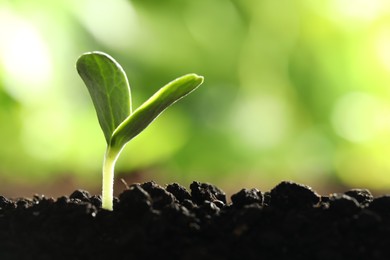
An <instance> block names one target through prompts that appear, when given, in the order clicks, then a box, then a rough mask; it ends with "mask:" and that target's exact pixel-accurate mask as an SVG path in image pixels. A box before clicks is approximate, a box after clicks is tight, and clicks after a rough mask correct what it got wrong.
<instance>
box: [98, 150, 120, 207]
mask: <svg viewBox="0 0 390 260" xmlns="http://www.w3.org/2000/svg"><path fill="white" fill-rule="evenodd" d="M120 153H121V150H119V151H118V150H113V149H112V147H111V146H110V145H108V146H107V149H106V154H105V155H104V161H103V185H102V187H103V188H102V208H103V209H107V210H113V205H112V202H113V199H114V195H113V193H114V169H115V163H116V160H117V159H118V157H119V154H120Z"/></svg>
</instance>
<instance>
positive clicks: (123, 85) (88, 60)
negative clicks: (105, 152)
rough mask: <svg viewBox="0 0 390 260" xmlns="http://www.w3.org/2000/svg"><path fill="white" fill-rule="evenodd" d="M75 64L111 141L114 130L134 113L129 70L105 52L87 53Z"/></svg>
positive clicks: (106, 136)
mask: <svg viewBox="0 0 390 260" xmlns="http://www.w3.org/2000/svg"><path fill="white" fill-rule="evenodd" d="M76 65H77V71H78V73H79V74H80V76H81V78H82V79H83V81H84V83H85V85H86V86H87V88H88V91H89V93H90V95H91V98H92V102H93V104H94V106H95V110H96V114H97V117H98V120H99V124H100V127H101V128H102V130H103V133H104V136H105V138H106V142H107V144H109V143H110V139H111V136H112V134H113V132H114V130H115V129H116V128H117V127H118V126H119V125H120V124H121V123H122V122H123V120H125V119H126V118H127V117H128V116H129V115H130V114H131V93H130V86H129V83H128V80H127V77H126V73H125V72H124V70H123V69H122V67H121V66H120V65H119V64H118V63H117V62H116V61H115V60H114V59H113V58H112V57H111V56H109V55H108V54H105V53H102V52H88V53H85V54H83V55H81V57H80V58H79V59H78V60H77V64H76Z"/></svg>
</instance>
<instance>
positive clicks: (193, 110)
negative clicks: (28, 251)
mask: <svg viewBox="0 0 390 260" xmlns="http://www.w3.org/2000/svg"><path fill="white" fill-rule="evenodd" d="M389 28H390V2H388V1H386V0H358V1H357V0H355V1H352V0H326V1H316V0H297V1H289V2H286V1H279V0H264V1H241V0H238V1H207V0H199V1H189V0H188V1H187V0H184V1H175V0H169V1H164V2H160V1H156V0H147V1H139V0H117V1H109V0H104V1H92V0H86V1H75V0H74V1H65V0H60V1H55V2H53V1H48V0H38V1H34V2H31V1H26V0H15V1H2V2H1V3H0V125H1V127H0V143H1V144H2V145H1V146H0V181H2V182H3V183H7V185H4V186H6V187H3V188H0V193H3V194H5V195H6V194H21V195H24V194H26V193H31V192H39V191H40V188H42V186H43V184H44V183H49V184H47V185H44V187H45V189H44V190H43V191H44V192H47V193H49V194H56V192H57V193H59V192H69V190H71V189H73V188H75V187H85V188H88V189H92V190H97V191H98V190H99V185H100V168H101V164H102V158H103V153H104V146H105V142H104V138H103V134H102V132H101V130H100V128H99V125H98V122H97V119H96V115H95V112H94V109H93V106H92V103H91V101H90V98H89V96H88V92H87V90H86V88H85V86H84V85H83V83H82V81H81V80H80V79H79V77H78V75H77V72H76V70H75V61H76V60H77V58H78V57H79V55H81V54H82V53H83V52H86V51H93V50H100V51H105V52H108V53H109V54H110V55H112V56H113V57H115V58H116V59H117V60H118V62H119V63H121V64H122V65H123V67H124V69H125V71H126V72H127V74H128V77H129V81H130V85H131V89H132V96H133V100H134V107H137V106H138V105H140V104H141V103H142V102H143V101H144V100H146V99H147V98H148V97H149V96H150V95H151V94H152V93H154V92H155V91H156V90H157V89H158V88H159V87H161V86H162V85H163V84H165V83H167V82H169V81H170V80H172V79H173V78H175V77H178V76H180V75H183V74H186V73H190V72H195V73H198V74H201V75H203V76H205V79H206V80H205V83H204V85H203V86H202V87H201V88H200V89H199V90H197V91H196V92H195V93H194V94H192V95H191V96H189V97H188V98H186V100H183V101H181V102H179V103H178V104H177V105H175V106H174V107H172V108H170V109H169V110H168V111H167V112H166V113H164V114H163V115H162V116H161V117H160V118H159V119H158V120H156V121H155V122H154V123H153V124H152V125H151V126H150V127H149V128H148V129H147V130H146V131H145V132H144V133H142V134H141V135H140V136H139V137H137V138H136V139H135V140H134V141H133V142H131V143H130V144H129V145H128V147H126V149H125V150H124V153H123V155H122V156H121V158H120V160H119V161H118V165H117V173H118V174H117V179H119V178H125V179H126V180H128V181H129V182H132V181H142V180H149V179H154V180H156V181H157V182H159V183H162V184H163V183H167V182H174V181H176V182H179V183H182V184H183V185H188V183H189V182H191V181H193V180H199V181H208V182H214V183H215V184H217V185H220V186H221V187H222V188H224V189H226V190H228V191H229V190H237V189H238V188H241V187H248V188H249V187H254V186H255V187H259V188H261V189H267V188H269V187H271V186H272V185H274V184H276V183H278V182H279V181H281V180H285V179H289V180H293V181H299V182H303V183H305V184H309V185H312V186H313V187H315V188H316V189H319V190H324V191H328V190H337V189H338V188H340V189H341V188H345V187H367V188H371V189H374V190H375V191H377V192H380V191H383V190H386V189H389V188H390V173H389V170H390V161H389V160H388V159H387V155H388V154H390V148H389V147H390V73H389V72H390V47H389V46H390V29H389ZM64 183H65V184H66V185H65V184H64ZM29 187H30V188H29ZM31 187H32V188H31ZM59 187H64V188H61V189H60V188H59ZM23 192H24V193H23Z"/></svg>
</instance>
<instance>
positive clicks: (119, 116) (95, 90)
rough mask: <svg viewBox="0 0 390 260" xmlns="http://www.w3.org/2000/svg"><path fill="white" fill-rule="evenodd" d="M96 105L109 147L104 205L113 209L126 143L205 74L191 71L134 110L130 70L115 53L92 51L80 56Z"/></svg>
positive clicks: (79, 66) (81, 69) (80, 69)
mask: <svg viewBox="0 0 390 260" xmlns="http://www.w3.org/2000/svg"><path fill="white" fill-rule="evenodd" d="M77 71H78V73H79V75H80V76H81V78H82V79H83V81H84V83H85V85H86V86H87V88H88V91H89V94H90V95H91V98H92V102H93V104H94V106H95V110H96V114H97V117H98V120H99V124H100V127H101V128H102V130H103V133H104V137H105V139H106V143H107V148H106V153H105V156H104V161H103V188H102V207H103V208H104V209H107V210H112V202H113V184H114V168H115V163H116V161H117V159H118V157H119V155H120V153H121V151H122V150H123V148H124V147H125V145H126V144H127V143H128V142H129V141H130V140H131V139H133V138H134V137H135V136H137V135H138V134H139V133H141V132H142V131H143V130H144V129H145V128H146V127H147V126H148V125H149V124H150V123H151V122H152V121H153V120H154V119H156V118H157V117H158V116H159V115H160V114H161V113H162V112H163V111H164V110H165V109H166V108H167V107H169V106H170V105H172V104H173V103H175V102H176V101H178V100H179V99H181V98H182V97H184V96H186V95H188V94H189V93H191V92H192V91H193V90H195V89H196V88H197V87H198V86H200V85H201V84H202V83H203V77H202V76H198V75H196V74H187V75H184V76H182V77H179V78H177V79H175V80H173V81H171V82H170V83H168V84H167V85H165V86H164V87H162V88H161V89H160V90H158V91H157V92H156V93H155V94H154V95H153V96H152V97H150V98H149V99H148V100H147V101H146V102H145V103H143V104H142V105H141V106H139V107H138V108H137V109H136V110H135V111H132V102H131V91H130V85H129V82H128V80H127V77H126V73H125V72H124V70H123V69H122V67H121V66H120V65H119V63H117V62H116V61H115V60H114V59H113V58H112V57H111V56H109V55H108V54H106V53H103V52H88V53H85V54H83V55H81V56H80V58H79V59H78V60H77Z"/></svg>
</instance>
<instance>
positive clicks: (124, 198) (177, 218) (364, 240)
mask: <svg viewBox="0 0 390 260" xmlns="http://www.w3.org/2000/svg"><path fill="white" fill-rule="evenodd" d="M0 259H300V260H302V259H318V260H323V259H332V260H339V259H365V260H375V259H383V260H385V259H386V260H388V259H390V196H382V197H377V198H374V197H373V196H372V195H371V193H370V192H369V191H368V190H365V189H357V190H350V191H347V192H345V193H342V194H341V193H338V194H331V195H329V196H320V195H318V194H317V193H316V192H314V191H313V190H312V189H311V188H309V187H307V186H304V185H300V184H296V183H291V182H282V183H280V184H279V185H277V186H276V187H274V188H273V189H272V190H271V191H267V192H262V191H259V190H257V189H242V190H241V191H239V192H237V193H236V194H234V195H233V196H232V197H231V202H229V203H227V198H226V196H225V193H224V192H223V191H222V190H220V189H218V188H217V187H215V186H213V185H210V184H207V183H199V182H193V183H192V184H191V185H190V189H189V190H187V189H186V188H184V187H182V186H180V185H178V184H176V183H174V184H169V185H167V186H166V187H162V186H159V185H157V184H156V183H154V182H148V183H143V184H134V185H131V186H130V187H129V189H128V190H125V191H124V192H123V193H122V194H121V195H120V196H119V198H117V199H116V200H115V203H114V210H113V211H106V210H102V209H101V200H100V197H99V196H90V195H89V194H88V192H86V191H82V190H77V191H75V192H73V193H72V194H71V195H70V196H68V197H66V196H64V197H60V198H58V199H52V198H46V197H43V196H35V197H34V198H33V199H17V200H11V199H7V198H5V197H2V196H0Z"/></svg>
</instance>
